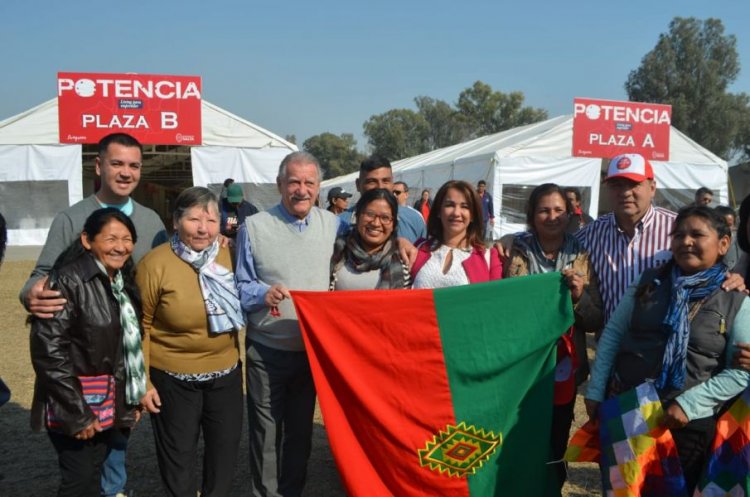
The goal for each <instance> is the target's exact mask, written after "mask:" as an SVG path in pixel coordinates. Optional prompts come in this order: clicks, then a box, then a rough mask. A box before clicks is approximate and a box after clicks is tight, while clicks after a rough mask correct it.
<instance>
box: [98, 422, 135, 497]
mask: <svg viewBox="0 0 750 497" xmlns="http://www.w3.org/2000/svg"><path fill="white" fill-rule="evenodd" d="M129 436H130V430H119V429H117V428H113V429H112V438H111V439H110V444H109V446H108V447H107V456H106V459H104V463H102V473H101V483H100V485H101V495H102V496H103V497H114V496H115V495H117V494H118V493H119V492H122V493H125V483H126V482H127V480H128V475H127V473H126V472H125V453H126V451H127V447H128V437H129Z"/></svg>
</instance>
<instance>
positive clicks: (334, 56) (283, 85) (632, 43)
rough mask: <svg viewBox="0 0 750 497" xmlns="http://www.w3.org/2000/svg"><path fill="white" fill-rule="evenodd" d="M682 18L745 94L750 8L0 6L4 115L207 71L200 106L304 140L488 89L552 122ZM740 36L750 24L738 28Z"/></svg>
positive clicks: (613, 88)
mask: <svg viewBox="0 0 750 497" xmlns="http://www.w3.org/2000/svg"><path fill="white" fill-rule="evenodd" d="M675 16H682V17H691V16H692V17H698V18H701V19H705V18H708V17H716V18H719V19H721V20H722V22H723V23H724V26H725V28H726V32H727V33H729V34H734V35H735V36H736V37H737V48H738V52H739V54H740V60H741V65H742V68H743V70H742V72H741V73H740V77H739V78H738V80H737V81H736V82H735V84H734V85H733V86H732V87H731V91H733V92H748V93H750V31H748V29H747V26H749V25H750V2H747V1H746V0H738V1H724V0H713V1H707V0H650V1H643V0H631V1H628V2H608V1H601V0H599V1H588V0H587V1H579V2H560V1H544V2H534V1H527V2H507V1H501V0H496V1H494V2H489V1H488V2H472V1H466V0H465V1H463V2H457V1H455V0H454V1H450V2H448V1H441V0H435V1H429V2H427V1H421V0H420V1H408V0H403V1H401V2H395V1H391V0H380V1H378V2H357V1H349V2H345V1H341V0H322V1H316V2H310V1H308V2H301V1H300V2H297V1H287V2H283V1H279V2H269V1H266V2H254V1H250V0H248V1H220V0H215V1H213V2H206V1H202V2H198V1H192V0H186V1H180V2H177V1H172V0H169V1H158V0H156V1H152V2H145V1H141V0H134V1H130V2H117V3H115V2H101V1H92V0H81V1H75V2H57V1H28V0H23V1H19V0H2V2H0V46H2V47H3V51H2V53H3V63H4V70H3V74H2V77H0V94H1V95H3V96H2V97H1V98H0V119H5V118H7V117H10V116H12V115H14V114H16V113H18V112H21V111H24V110H26V109H28V108H30V107H33V106H35V105H37V104H39V103H41V102H43V101H45V100H48V99H50V98H53V97H54V96H55V85H56V75H57V72H58V71H76V72H78V71H80V72H138V73H150V74H182V75H198V76H201V77H202V78H203V98H204V99H206V100H208V101H210V102H212V103H214V104H216V105H219V106H221V107H224V108H226V109H228V110H229V111H231V112H233V113H235V114H238V115H239V116H241V117H243V118H245V119H248V120H250V121H252V122H254V123H256V124H258V125H260V126H263V127H265V128H267V129H269V130H271V131H273V132H275V133H277V134H279V135H281V136H284V135H286V134H295V135H296V136H297V139H298V143H300V144H301V143H302V141H303V140H304V139H305V138H308V137H310V136H312V135H315V134H318V133H322V132H325V131H330V132H333V133H336V134H339V133H344V132H349V133H353V134H354V135H355V137H356V138H357V139H358V142H359V147H360V148H364V146H365V143H364V138H363V135H362V123H363V122H364V121H365V120H367V119H368V118H369V117H370V116H371V115H373V114H379V113H382V112H385V111H387V110H389V109H392V108H403V107H406V108H413V107H414V105H413V98H414V97H416V96H418V95H426V96H430V97H434V98H439V99H443V100H446V101H448V102H451V103H453V102H455V100H456V99H457V97H458V94H459V93H460V92H461V90H463V89H464V88H466V87H468V86H471V85H472V84H473V82H474V81H476V80H481V81H484V82H485V83H488V84H490V85H491V86H492V87H493V88H494V89H496V90H500V91H503V92H510V91H516V90H518V91H522V92H523V93H524V94H525V95H526V104H527V105H531V106H534V107H541V108H544V109H546V110H547V111H548V112H549V114H550V116H557V115H560V114H568V113H571V112H572V105H573V98H574V97H576V96H579V97H593V98H607V99H625V98H626V95H625V90H624V87H623V85H624V83H625V80H626V79H627V76H628V73H629V72H630V71H631V70H633V69H635V68H637V67H638V65H639V63H640V60H641V58H642V57H643V56H644V55H645V54H646V53H647V52H648V51H649V50H651V49H652V48H653V47H654V45H655V44H656V41H657V39H658V36H659V34H660V33H664V32H666V31H667V30H668V26H669V22H670V21H671V20H672V18H674V17H675ZM743 28H744V29H743Z"/></svg>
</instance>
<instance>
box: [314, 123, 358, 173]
mask: <svg viewBox="0 0 750 497" xmlns="http://www.w3.org/2000/svg"><path fill="white" fill-rule="evenodd" d="M302 148H303V149H304V150H305V152H309V153H311V154H313V155H314V156H315V157H316V158H317V159H318V161H320V167H321V168H323V175H324V177H325V178H335V177H336V176H341V175H342V174H348V173H351V172H353V171H356V170H358V169H359V164H360V162H362V160H363V159H364V155H362V154H360V153H359V152H358V151H357V140H355V139H354V136H353V135H352V134H351V133H342V134H341V135H339V136H336V135H334V134H333V133H327V132H326V133H321V134H319V135H315V136H311V137H310V138H308V139H307V140H305V143H303V144H302Z"/></svg>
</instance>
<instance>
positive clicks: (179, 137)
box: [175, 133, 195, 143]
mask: <svg viewBox="0 0 750 497" xmlns="http://www.w3.org/2000/svg"><path fill="white" fill-rule="evenodd" d="M175 140H177V143H182V142H194V141H195V136H193V135H183V134H182V133H177V134H176V135H175Z"/></svg>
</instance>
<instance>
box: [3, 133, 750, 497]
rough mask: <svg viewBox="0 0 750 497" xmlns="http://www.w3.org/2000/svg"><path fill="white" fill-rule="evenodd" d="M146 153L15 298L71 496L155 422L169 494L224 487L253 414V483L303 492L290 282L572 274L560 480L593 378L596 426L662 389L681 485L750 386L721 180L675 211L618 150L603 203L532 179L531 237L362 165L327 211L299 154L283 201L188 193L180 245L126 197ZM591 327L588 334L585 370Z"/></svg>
mask: <svg viewBox="0 0 750 497" xmlns="http://www.w3.org/2000/svg"><path fill="white" fill-rule="evenodd" d="M142 153H143V150H142V147H141V145H140V144H139V143H138V142H137V141H136V140H135V139H134V138H132V137H131V136H129V135H126V134H121V133H118V134H113V135H109V136H107V137H105V138H104V139H102V141H101V142H100V144H99V150H98V157H97V159H96V173H97V175H99V176H100V177H101V188H100V189H99V190H98V191H97V192H96V193H95V194H93V195H91V196H90V197H87V198H86V199H84V200H82V201H81V202H79V203H77V204H75V205H73V206H71V207H69V208H68V209H66V210H65V211H63V212H61V213H60V214H58V215H57V217H56V218H55V219H54V221H53V223H52V226H51V228H50V233H49V236H48V239H47V242H46V244H45V246H44V248H43V250H42V253H41V255H40V257H39V260H38V261H37V265H36V267H35V268H34V270H33V272H32V275H31V277H30V278H29V280H28V282H27V283H26V285H25V286H24V288H23V289H22V291H21V296H20V297H21V301H22V303H23V304H24V306H25V307H26V309H27V310H28V311H29V313H30V314H31V317H30V324H31V356H32V357H31V359H32V364H33V367H34V370H35V372H36V382H35V391H34V403H33V407H32V427H33V428H34V429H36V430H40V431H41V430H45V431H46V432H47V433H48V436H49V438H50V441H51V443H52V446H53V447H54V449H55V451H56V452H57V455H58V461H59V467H60V475H61V482H60V486H59V491H58V495H59V496H88V495H91V496H94V495H103V496H120V495H125V494H126V488H127V473H126V470H125V459H126V453H127V442H128V437H129V435H130V431H131V430H132V429H133V427H134V426H135V424H136V423H138V422H139V420H140V419H141V418H142V417H143V416H144V415H145V413H148V416H149V418H150V424H151V428H152V431H153V438H154V444H155V447H156V454H157V462H158V465H159V471H160V474H161V478H162V481H163V484H164V488H165V494H166V495H170V496H180V497H183V496H190V497H193V496H195V495H196V491H200V495H202V496H204V497H208V496H211V497H213V496H225V495H228V492H229V489H230V486H231V482H232V476H233V473H234V470H235V466H236V463H237V458H238V450H239V437H238V434H239V433H240V432H241V427H242V423H243V417H244V410H245V407H247V419H248V421H247V422H248V431H249V447H250V474H251V481H250V482H248V484H249V486H250V487H251V493H252V495H254V496H285V497H286V496H300V495H301V494H302V491H303V488H304V484H305V478H306V470H307V460H308V458H309V455H310V452H311V447H312V426H313V412H314V407H315V398H316V393H315V385H314V383H313V379H312V374H311V371H310V365H309V362H308V359H307V355H306V353H305V348H304V344H303V341H302V337H301V334H300V327H299V323H298V320H297V316H296V313H295V309H294V306H293V304H292V302H291V295H290V290H312V291H327V290H330V291H346V290H376V289H390V290H394V289H410V288H414V289H419V288H441V287H448V286H457V285H466V284H472V283H477V282H487V281H491V280H497V279H501V278H515V277H523V276H525V275H532V274H540V273H551V272H556V273H560V278H561V282H563V283H564V284H565V285H566V286H567V288H568V289H569V291H570V296H571V302H572V305H573V313H574V317H575V322H574V324H573V326H571V328H570V329H569V330H567V331H565V333H563V334H562V335H561V337H560V339H559V340H558V343H557V352H556V357H557V368H556V374H555V388H554V396H553V399H551V403H550V410H552V413H553V416H552V428H551V437H550V445H549V451H550V461H557V462H556V470H557V472H556V474H557V488H558V489H562V486H563V484H564V482H565V480H566V467H565V465H564V463H562V462H559V461H560V460H561V458H562V455H563V453H564V452H565V448H566V445H567V443H568V436H569V432H570V427H571V424H572V421H573V416H574V410H573V407H574V404H575V398H576V391H577V387H578V386H580V385H581V383H583V382H584V381H585V380H586V379H588V378H589V369H591V375H590V380H591V381H590V382H589V386H588V388H587V390H586V392H585V394H584V396H585V399H586V409H587V412H588V414H589V416H590V417H591V419H592V420H596V419H597V409H598V405H599V403H600V402H602V401H603V400H605V399H607V398H609V397H611V396H614V395H617V394H619V393H621V392H623V391H625V390H627V389H630V388H633V387H635V386H637V385H638V384H640V383H642V382H644V381H654V382H655V385H656V387H657V390H658V392H659V394H660V397H661V400H662V402H663V404H664V406H665V412H666V416H665V423H666V424H667V426H668V427H669V428H670V429H672V430H673V433H674V437H675V440H676V443H677V446H678V449H679V455H680V460H681V462H682V464H683V468H684V469H685V473H686V475H689V476H690V478H689V479H688V485H689V486H691V487H694V486H695V479H696V478H697V475H698V474H700V470H701V467H702V465H703V464H704V462H705V459H706V456H707V454H708V450H709V448H710V444H711V442H712V439H713V433H714V430H715V420H716V414H717V412H718V411H719V410H720V409H721V407H722V406H723V405H724V404H725V403H726V402H728V401H729V400H730V399H731V398H732V397H734V396H736V395H738V394H739V393H741V392H742V391H743V390H744V389H745V388H747V387H748V382H749V380H750V373H748V371H749V370H750V346H747V345H743V344H745V343H748V342H750V307H749V306H750V304H748V303H747V299H746V292H745V283H744V282H745V280H746V279H747V278H748V276H749V275H748V271H750V257H749V256H748V253H749V252H750V242H749V241H748V238H749V237H748V224H749V222H750V197H749V198H748V199H745V201H744V202H743V203H742V206H741V208H740V215H739V223H735V222H734V221H735V216H734V211H732V210H731V209H729V210H726V209H721V208H716V209H713V208H711V207H709V206H708V205H707V204H710V202H711V199H710V198H709V199H708V202H706V201H705V200H706V198H708V197H710V194H711V192H710V191H708V192H707V191H703V190H699V192H697V193H696V199H695V200H696V201H695V204H693V205H690V206H687V207H685V208H683V209H682V210H680V212H679V213H675V212H672V211H669V210H667V209H663V208H660V207H656V206H654V205H653V199H654V195H655V192H656V187H657V185H656V181H655V179H654V173H653V169H652V167H651V164H650V163H649V161H648V160H646V159H645V158H643V157H642V156H639V155H636V154H626V155H622V156H618V157H615V158H613V159H612V160H611V161H610V165H609V168H608V171H607V175H606V178H605V180H604V183H605V186H606V191H607V192H608V195H609V197H610V203H611V205H612V206H613V211H612V212H611V213H608V214H605V215H603V216H600V217H599V218H597V219H592V218H590V217H589V216H588V215H587V214H585V213H584V212H583V211H582V208H581V201H582V199H581V192H580V191H579V190H578V189H576V188H565V187H561V186H559V185H556V184H553V183H547V184H543V185H539V186H537V187H536V188H534V189H533V191H532V192H531V195H530V198H529V200H528V204H527V212H526V224H527V229H526V230H525V231H523V232H520V233H516V234H514V235H509V236H506V237H505V238H503V239H502V240H501V241H500V242H497V243H493V242H492V236H491V234H490V233H491V232H492V231H493V227H494V221H495V215H496V214H497V213H496V211H495V209H494V206H493V203H492V196H491V195H490V194H489V193H488V192H487V190H486V182H485V181H483V180H482V181H479V183H478V184H477V185H476V186H474V185H472V184H469V183H467V182H465V181H459V180H451V181H448V182H446V183H445V184H443V185H442V186H441V187H440V188H439V189H438V190H437V192H436V193H435V195H434V197H433V198H431V191H429V190H425V191H423V192H422V194H421V197H420V199H418V200H417V201H416V203H415V204H414V207H411V206H410V205H408V204H409V200H408V198H409V188H408V185H406V183H404V182H400V181H399V182H394V178H393V172H392V168H391V165H390V163H389V162H388V161H387V160H386V159H384V158H382V157H377V156H372V157H369V158H368V159H366V160H364V161H363V162H362V164H361V167H360V170H359V177H358V178H357V180H356V189H357V191H358V193H359V194H360V196H359V200H358V201H357V202H356V203H355V204H354V205H349V200H350V199H351V198H352V194H351V193H348V192H346V191H345V190H343V189H341V188H339V187H336V188H332V189H331V190H330V191H329V192H328V197H327V201H328V208H327V209H321V208H318V207H316V203H317V202H318V195H319V193H320V181H321V176H322V174H321V168H320V164H319V163H318V161H317V159H316V158H315V157H314V156H312V155H310V154H308V153H305V152H294V153H291V154H289V155H288V156H287V157H285V158H284V160H283V161H282V163H281V164H280V167H279V172H278V177H277V185H278V190H279V194H280V202H279V203H278V204H277V205H275V206H274V207H272V208H270V209H268V210H265V211H260V212H259V211H258V210H257V208H255V206H253V205H252V204H250V203H249V202H247V201H245V200H244V192H243V190H242V187H241V186H240V185H239V184H237V183H234V182H232V181H231V180H228V181H227V183H225V185H224V187H225V190H224V193H223V195H222V197H221V198H218V197H217V196H216V195H214V194H213V193H212V192H211V191H210V190H208V189H206V188H203V187H192V188H188V189H186V190H185V191H183V192H182V193H181V194H180V195H179V197H178V198H177V200H176V202H175V206H174V212H173V223H174V224H173V234H172V235H171V236H169V235H168V233H167V230H166V229H165V226H164V224H163V223H162V221H161V220H160V218H159V216H158V215H157V214H156V213H155V212H154V211H152V210H151V209H148V208H147V207H145V206H143V205H141V204H139V203H137V202H135V201H134V200H133V199H132V198H131V194H132V193H133V191H134V190H135V188H136V187H137V185H138V182H139V180H140V174H141V167H142ZM735 225H737V226H735ZM733 226H734V227H735V228H736V235H735V234H734V233H733V231H732V228H733ZM735 240H736V242H735ZM0 254H1V253H0ZM0 260H2V257H1V255H0ZM243 328H244V329H245V330H246V340H245V343H244V351H245V354H244V356H245V369H246V373H245V374H246V376H245V384H246V391H247V395H246V397H245V398H246V406H245V405H243V386H242V385H243V377H242V362H241V361H242V359H241V358H242V354H241V349H240V347H241V344H240V343H239V332H240V331H241V330H242V329H243ZM587 334H589V335H590V336H591V337H596V339H597V341H598V342H597V347H596V349H597V351H596V352H597V353H596V359H595V362H594V364H593V366H592V367H591V368H589V364H588V356H587V353H586V343H587V341H586V335H587ZM201 434H202V436H203V439H204V442H205V450H204V453H203V462H202V468H203V471H202V481H200V482H197V481H196V476H195V475H196V471H195V468H194V467H193V466H194V463H195V459H196V457H197V451H198V443H197V442H198V439H199V437H200V435H201ZM690 492H691V493H692V489H691V490H690Z"/></svg>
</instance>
